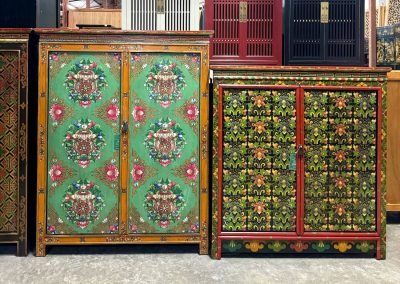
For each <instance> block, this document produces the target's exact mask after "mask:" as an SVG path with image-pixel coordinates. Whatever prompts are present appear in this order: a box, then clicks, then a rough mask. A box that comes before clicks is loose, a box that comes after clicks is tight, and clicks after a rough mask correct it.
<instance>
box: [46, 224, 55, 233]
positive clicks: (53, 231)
mask: <svg viewBox="0 0 400 284" xmlns="http://www.w3.org/2000/svg"><path fill="white" fill-rule="evenodd" d="M47 232H48V233H50V234H51V235H54V234H55V233H56V227H55V226H54V225H48V226H47Z"/></svg>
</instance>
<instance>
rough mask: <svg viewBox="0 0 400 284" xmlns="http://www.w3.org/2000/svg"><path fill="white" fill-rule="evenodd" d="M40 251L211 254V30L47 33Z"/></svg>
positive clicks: (42, 56)
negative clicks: (88, 248) (151, 247)
mask: <svg viewBox="0 0 400 284" xmlns="http://www.w3.org/2000/svg"><path fill="white" fill-rule="evenodd" d="M38 33H39V34H40V41H39V126H38V127H39V130H38V135H39V137H38V143H39V149H38V204H37V205H38V212H37V250H36V255H37V256H43V255H45V248H46V246H48V245H67V244H82V245H84V244H133V243H136V244H146V243H163V244H182V243H192V244H199V246H200V253H201V254H206V253H207V252H208V174H207V172H208V42H209V35H210V34H209V33H208V32H196V33H194V32H168V33H159V32H117V31H69V32H65V31H64V32H62V31H61V32H60V31H56V30H54V31H52V30H47V31H38Z"/></svg>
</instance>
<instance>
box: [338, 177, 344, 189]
mask: <svg viewBox="0 0 400 284" xmlns="http://www.w3.org/2000/svg"><path fill="white" fill-rule="evenodd" d="M335 186H336V187H338V188H340V189H342V188H344V187H346V180H345V179H344V178H342V177H339V178H337V179H336V180H335Z"/></svg>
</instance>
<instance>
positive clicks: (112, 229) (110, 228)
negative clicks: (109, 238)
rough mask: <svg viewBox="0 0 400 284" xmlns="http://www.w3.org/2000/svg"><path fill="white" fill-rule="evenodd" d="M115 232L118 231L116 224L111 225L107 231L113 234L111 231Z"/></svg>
mask: <svg viewBox="0 0 400 284" xmlns="http://www.w3.org/2000/svg"><path fill="white" fill-rule="evenodd" d="M117 232H118V224H114V225H111V226H110V227H109V228H108V233H109V234H113V233H117Z"/></svg>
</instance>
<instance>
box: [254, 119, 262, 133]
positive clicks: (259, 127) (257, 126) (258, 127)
mask: <svg viewBox="0 0 400 284" xmlns="http://www.w3.org/2000/svg"><path fill="white" fill-rule="evenodd" d="M254 131H256V132H257V133H258V134H261V133H263V132H264V131H265V125H264V123H263V122H262V121H258V122H256V123H255V126H254Z"/></svg>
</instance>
